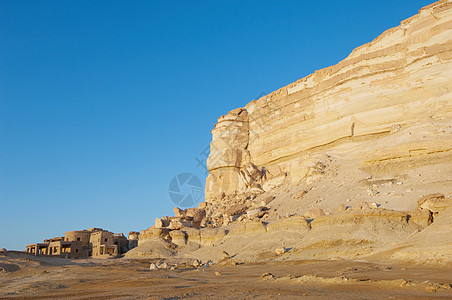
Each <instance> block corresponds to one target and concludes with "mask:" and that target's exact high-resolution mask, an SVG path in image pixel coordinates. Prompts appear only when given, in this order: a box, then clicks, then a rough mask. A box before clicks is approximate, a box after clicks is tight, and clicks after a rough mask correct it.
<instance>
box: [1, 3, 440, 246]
mask: <svg viewBox="0 0 452 300" xmlns="http://www.w3.org/2000/svg"><path fill="white" fill-rule="evenodd" d="M430 3H432V1H420V0H419V1H414V0H398V1H389V0H382V1H262V0H261V1H234V0H229V1H178V2H169V1H161V2H156V1H19V0H11V1H3V0H1V1H0V41H1V45H2V46H1V47H0V212H1V215H0V247H6V248H8V249H24V248H25V245H26V244H28V243H32V242H38V241H42V240H43V239H45V238H48V237H54V236H61V235H64V232H65V231H69V230H78V229H84V228H89V227H103V228H106V229H109V230H111V231H114V232H124V233H125V234H126V233H128V232H129V231H131V230H143V229H146V228H148V227H149V226H151V225H153V224H154V219H155V217H159V216H162V215H171V214H172V213H173V212H172V208H173V206H174V204H173V203H172V202H171V201H170V199H169V196H168V185H169V182H170V181H171V179H172V178H173V177H174V176H176V175H177V174H179V173H181V172H190V173H193V174H195V175H196V176H198V177H199V178H200V179H201V181H202V182H203V183H204V182H205V178H206V174H205V170H204V169H203V168H202V167H200V166H197V162H196V160H195V158H196V157H197V158H198V159H201V160H203V161H205V158H206V157H204V156H202V155H201V152H203V151H204V150H205V148H206V147H207V146H208V145H209V143H210V141H211V134H210V130H212V128H213V126H214V124H215V122H216V120H217V118H218V117H220V116H221V115H223V114H226V113H227V112H228V111H230V110H231V109H234V108H237V107H242V106H244V105H245V104H246V103H248V102H249V101H251V100H252V99H254V98H256V97H257V96H258V95H259V94H261V93H262V92H267V93H269V92H271V91H273V90H276V89H278V88H279V87H282V86H284V85H287V84H289V83H291V82H293V81H295V80H297V79H299V78H302V77H304V76H306V75H309V74H310V73H312V72H314V71H315V70H317V69H321V68H324V67H327V66H330V65H333V64H335V63H337V62H338V61H340V60H341V59H344V58H345V57H346V56H347V55H348V54H349V53H350V52H351V51H352V50H353V49H354V48H355V47H357V46H360V45H362V44H364V43H366V42H369V41H371V40H372V39H374V38H375V37H377V36H378V35H379V34H381V33H382V32H383V31H384V30H386V29H389V28H391V27H394V26H397V25H399V23H400V21H401V20H403V19H406V18H408V17H410V16H412V15H414V14H416V13H417V11H418V10H419V9H420V8H421V7H423V6H425V5H428V4H430Z"/></svg>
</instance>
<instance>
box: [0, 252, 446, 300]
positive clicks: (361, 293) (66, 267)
mask: <svg viewBox="0 0 452 300" xmlns="http://www.w3.org/2000/svg"><path fill="white" fill-rule="evenodd" d="M152 262H158V260H156V259H153V260H147V259H141V260H132V259H124V258H119V259H97V260H96V259H80V260H69V259H62V258H51V257H34V256H32V255H28V254H23V253H19V252H8V253H5V254H1V256H0V267H1V268H2V272H1V273H0V298H1V299H48V298H58V299H222V298H227V299H272V298H284V299H298V298H301V297H303V298H306V299H312V298H317V299H318V298H329V299H332V298H334V299H382V298H391V299H450V298H452V266H441V267H428V266H421V265H411V264H394V263H389V262H383V261H380V262H367V261H358V260H341V261H337V260H336V261H335V260H329V261H314V260H312V261H278V262H275V261H273V262H265V263H244V264H237V265H233V264H231V265H228V264H223V265H221V264H218V265H212V266H209V267H200V268H194V267H192V266H190V265H189V264H188V265H186V264H184V261H182V260H181V261H168V268H171V267H173V268H174V269H166V270H162V269H160V270H150V269H149V266H150V264H151V263H152ZM176 265H177V266H176Z"/></svg>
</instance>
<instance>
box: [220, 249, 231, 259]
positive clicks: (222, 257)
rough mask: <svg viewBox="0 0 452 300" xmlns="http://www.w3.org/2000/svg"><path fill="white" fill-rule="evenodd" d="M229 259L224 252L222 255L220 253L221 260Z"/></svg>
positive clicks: (227, 254)
mask: <svg viewBox="0 0 452 300" xmlns="http://www.w3.org/2000/svg"><path fill="white" fill-rule="evenodd" d="M230 258H231V256H230V255H229V253H227V252H226V251H223V253H221V260H226V259H230Z"/></svg>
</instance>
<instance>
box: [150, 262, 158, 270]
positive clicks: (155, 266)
mask: <svg viewBox="0 0 452 300" xmlns="http://www.w3.org/2000/svg"><path fill="white" fill-rule="evenodd" d="M158 269H159V267H157V265H156V264H155V263H152V264H151V265H150V266H149V270H158Z"/></svg>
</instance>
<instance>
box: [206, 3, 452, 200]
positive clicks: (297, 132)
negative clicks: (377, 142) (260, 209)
mask: <svg viewBox="0 0 452 300" xmlns="http://www.w3.org/2000/svg"><path fill="white" fill-rule="evenodd" d="M451 78H452V14H451V3H450V1H440V2H437V3H435V4H432V5H430V6H427V7H425V8H423V9H422V10H421V11H420V12H419V14H418V15H416V16H414V17H412V18H409V19H407V20H405V21H403V22H401V25H400V26H398V27H396V28H393V29H389V30H387V31H386V32H384V33H383V34H382V35H381V36H379V37H378V38H376V39H375V40H374V41H372V42H370V43H368V44H366V45H363V46H361V47H359V48H357V49H355V50H354V51H353V52H352V53H351V54H350V55H349V56H348V57H347V58H346V59H344V60H343V61H341V62H340V63H338V64H337V65H334V66H331V67H329V68H325V69H322V70H319V71H316V72H315V73H314V74H312V75H309V76H307V77H305V78H302V79H300V80H297V81H296V82H294V83H292V84H289V85H288V86H286V87H283V88H281V89H279V90H277V91H275V92H273V93H271V94H269V95H266V96H264V97H262V98H260V99H258V100H256V101H252V102H250V103H249V104H247V105H246V106H245V107H244V108H241V109H236V110H233V111H231V112H230V113H228V114H227V115H225V116H222V117H220V118H219V119H218V122H217V124H216V125H215V128H214V129H213V130H212V143H211V153H210V156H209V158H208V161H207V165H208V169H209V177H208V178H207V183H206V201H210V202H211V201H214V199H215V198H219V197H221V195H222V194H223V193H225V194H226V195H228V194H232V193H234V192H236V191H237V192H243V191H246V190H249V189H251V188H253V187H254V188H263V189H264V190H266V191H267V190H269V189H271V188H272V187H273V186H274V183H280V182H281V181H282V177H287V178H286V179H287V180H288V181H289V182H290V183H292V184H295V183H298V182H299V181H300V180H302V179H304V178H305V177H306V176H307V175H308V172H309V166H308V165H307V163H306V162H307V158H308V157H309V155H310V154H311V153H314V152H316V151H318V150H324V149H326V148H327V147H330V148H331V147H334V146H336V145H338V144H349V145H348V148H349V149H350V150H351V151H357V152H358V151H359V152H360V153H356V155H357V156H358V155H359V156H360V157H361V158H362V161H363V163H364V162H365V163H366V164H368V165H378V164H381V163H383V162H388V161H390V160H400V159H405V158H409V157H416V156H423V155H429V154H435V153H445V152H449V151H450V150H451V148H452V140H451V135H450V129H449V131H448V132H442V133H443V134H439V132H438V133H436V132H435V134H436V135H435V136H431V134H427V137H425V138H421V139H411V140H406V139H405V140H402V139H399V140H397V141H394V143H392V144H391V145H385V147H384V149H375V148H370V147H366V146H365V145H360V146H359V148H358V147H357V146H356V145H355V144H356V142H357V141H362V140H364V139H378V138H379V137H382V136H387V135H391V134H394V133H395V132H397V131H399V130H405V131H407V130H408V129H409V128H410V127H412V126H413V125H418V124H427V123H435V122H441V121H444V120H445V119H447V118H450V117H451V116H452V101H451V97H452V94H451V89H452V83H451ZM441 130H442V129H441V128H438V131H441ZM438 135H439V136H438ZM262 173H266V174H262ZM263 176H267V177H271V178H273V180H271V179H270V178H267V179H268V180H269V181H274V183H273V184H272V183H270V182H269V183H267V185H266V184H265V180H262V177H263ZM274 178H277V179H274ZM262 181H264V182H262Z"/></svg>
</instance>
